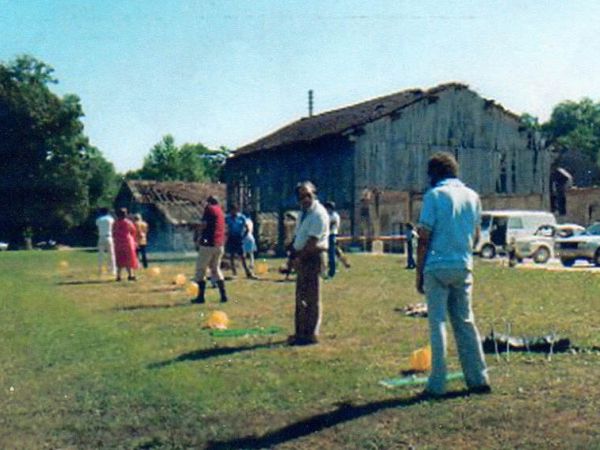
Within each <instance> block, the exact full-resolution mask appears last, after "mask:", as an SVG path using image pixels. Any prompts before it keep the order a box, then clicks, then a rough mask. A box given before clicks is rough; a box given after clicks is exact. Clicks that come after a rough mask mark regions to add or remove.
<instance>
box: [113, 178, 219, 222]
mask: <svg viewBox="0 0 600 450" xmlns="http://www.w3.org/2000/svg"><path fill="white" fill-rule="evenodd" d="M125 183H126V184H127V186H128V188H129V190H130V191H131V194H132V195H133V198H134V199H135V201H136V202H137V203H140V204H152V205H154V206H155V207H156V208H157V209H158V210H159V211H160V212H161V213H162V214H163V215H164V216H165V218H166V220H167V221H169V222H170V223H172V224H174V225H185V224H189V223H199V222H200V219H201V217H202V213H203V211H204V206H205V204H206V203H205V202H206V198H207V197H208V196H209V195H215V196H217V197H218V198H219V199H220V200H221V201H224V199H225V190H226V189H225V185H224V184H221V183H188V182H183V181H148V180H127V181H125Z"/></svg>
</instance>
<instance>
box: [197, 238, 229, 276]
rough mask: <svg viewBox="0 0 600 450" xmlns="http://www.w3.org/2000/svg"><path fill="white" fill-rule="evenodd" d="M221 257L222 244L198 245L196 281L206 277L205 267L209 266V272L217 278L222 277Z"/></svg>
mask: <svg viewBox="0 0 600 450" xmlns="http://www.w3.org/2000/svg"><path fill="white" fill-rule="evenodd" d="M222 258H223V246H220V247H205V246H202V245H201V246H200V247H198V257H197V258H196V281H204V279H205V278H206V269H207V268H208V267H210V272H211V274H212V275H213V277H215V279H217V280H222V279H223V272H221V259H222Z"/></svg>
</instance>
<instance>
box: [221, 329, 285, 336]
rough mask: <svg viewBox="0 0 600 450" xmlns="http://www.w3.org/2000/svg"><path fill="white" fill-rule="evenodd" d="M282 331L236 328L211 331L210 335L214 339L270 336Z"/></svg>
mask: <svg viewBox="0 0 600 450" xmlns="http://www.w3.org/2000/svg"><path fill="white" fill-rule="evenodd" d="M281 330H282V328H281V327H258V328H237V329H235V328H234V329H231V330H211V331H210V335H211V336H213V337H240V336H270V335H272V334H277V333H279V332H280V331H281Z"/></svg>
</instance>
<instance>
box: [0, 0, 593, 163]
mask: <svg viewBox="0 0 600 450" xmlns="http://www.w3.org/2000/svg"><path fill="white" fill-rule="evenodd" d="M599 22H600V2H597V1H595V0H594V1H591V0H590V1H575V0H574V1H566V0H562V1H553V0H546V1H538V0H528V1H511V0H504V1H486V0H477V1H444V2H442V1H426V0H425V1H424V0H414V1H401V0H389V1H383V0H381V1H377V0H371V1H352V0H337V1H336V0H321V1H316V0H302V1H296V0H268V1H267V0H247V1H246V0H216V1H212V0H196V1H185V0H170V1H169V0H159V1H156V0H139V1H128V0H118V1H117V0H78V1H75V0H71V1H67V0H39V1H33V0H0V30H2V32H1V34H0V36H1V38H0V60H2V61H4V62H7V61H9V60H11V59H12V58H14V57H15V56H16V55H18V54H22V53H28V54H31V55H33V56H35V57H37V58H39V59H41V60H43V61H44V62H46V63H48V64H50V65H51V66H53V67H54V68H55V71H56V72H55V75H56V76H57V78H58V79H59V81H60V83H59V84H58V85H57V86H56V87H55V88H54V90H55V92H57V93H58V94H61V95H62V94H64V93H74V94H77V95H78V96H79V97H80V98H81V102H82V105H83V109H84V111H85V114H86V117H85V118H84V122H85V127H86V134H87V135H88V136H89V137H90V139H91V142H92V144H94V145H96V146H97V147H98V148H100V150H102V152H103V153H104V154H105V156H106V157H107V158H108V159H109V160H110V161H112V162H113V163H114V164H115V166H116V168H117V170H119V171H125V170H129V169H135V168H138V167H140V166H141V164H142V160H143V157H144V155H146V154H147V153H148V151H149V150H150V148H151V147H152V146H153V145H154V144H155V143H156V142H158V141H159V140H160V139H161V137H162V136H163V135H165V134H167V133H170V134H172V135H173V136H174V137H175V139H176V142H177V143H178V144H183V143H184V142H202V143H203V144H205V145H207V146H208V147H212V148H216V147H218V146H220V145H225V146H227V147H230V148H236V147H238V146H241V145H244V144H246V143H249V142H251V141H253V140H255V139H258V138H260V137H262V136H263V135H265V134H267V133H269V132H271V131H273V130H275V129H277V128H279V127H280V126H283V125H285V124H287V123H289V122H291V121H294V120H296V119H298V118H300V117H302V116H304V115H306V114H307V91H308V90H309V89H313V90H314V93H315V112H316V113H318V112H323V111H326V110H330V109H335V108H338V107H341V106H345V105H348V104H352V103H358V102H361V101H364V100H367V99H369V98H373V97H377V96H381V95H386V94H390V93H393V92H397V91H400V90H403V89H408V88H414V87H423V88H427V87H432V86H434V85H436V84H439V83H444V82H449V81H460V82H464V83H467V84H469V85H470V86H471V87H472V88H473V89H475V90H476V91H477V92H479V93H480V94H481V95H483V96H484V97H487V98H493V99H495V100H497V101H499V102H500V103H502V104H503V105H504V106H505V107H507V108H508V109H510V110H512V111H514V112H516V113H522V112H529V113H531V114H533V115H536V116H538V117H540V119H541V120H546V119H547V118H548V116H549V114H550V112H551V110H552V107H553V106H555V105H556V104H557V103H559V102H560V101H563V100H566V99H571V100H579V99H580V98H582V97H584V96H588V97H591V98H592V99H594V100H596V101H598V100H600V58H599V57H598V55H600V33H599V32H598V31H597V30H598V23H599Z"/></svg>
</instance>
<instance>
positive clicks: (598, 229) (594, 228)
mask: <svg viewBox="0 0 600 450" xmlns="http://www.w3.org/2000/svg"><path fill="white" fill-rule="evenodd" d="M585 234H590V235H592V236H600V222H596V223H594V224H592V225H590V226H589V227H587V229H586V230H585Z"/></svg>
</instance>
